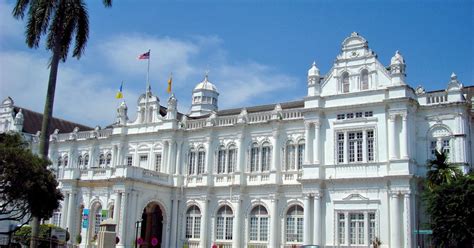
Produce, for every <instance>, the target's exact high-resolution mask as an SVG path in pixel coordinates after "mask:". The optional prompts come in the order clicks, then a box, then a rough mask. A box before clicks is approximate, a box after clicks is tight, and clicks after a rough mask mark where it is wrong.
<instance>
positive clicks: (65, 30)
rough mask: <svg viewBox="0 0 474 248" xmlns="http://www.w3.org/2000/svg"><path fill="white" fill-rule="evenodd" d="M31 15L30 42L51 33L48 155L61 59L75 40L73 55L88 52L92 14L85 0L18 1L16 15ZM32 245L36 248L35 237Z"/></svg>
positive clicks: (43, 140)
mask: <svg viewBox="0 0 474 248" xmlns="http://www.w3.org/2000/svg"><path fill="white" fill-rule="evenodd" d="M102 2H103V4H104V6H105V7H110V6H112V0H102ZM25 14H26V15H27V22H26V31H25V36H26V44H27V45H28V47H30V48H37V47H38V46H39V43H40V39H41V36H43V35H47V39H46V49H47V50H49V51H50V52H51V60H50V64H49V68H50V73H49V80H48V90H47V93H46V102H45V105H44V112H43V121H42V126H41V136H40V143H39V154H40V155H42V156H44V157H47V155H48V146H49V143H48V141H49V140H48V133H49V129H50V123H51V118H52V115H53V105H54V94H55V91H56V78H57V74H58V67H59V62H60V61H63V62H65V61H66V59H67V57H68V52H69V47H70V45H71V43H72V40H73V39H74V40H75V41H74V43H75V44H74V50H73V52H72V56H73V57H76V58H77V59H79V58H80V57H81V55H82V54H83V53H84V49H85V47H86V44H87V39H88V36H89V16H88V13H87V7H86V3H85V2H84V0H17V1H16V4H15V7H14V9H13V16H14V17H15V18H17V19H23V18H24V17H25ZM39 220H40V219H39V216H36V215H33V219H32V223H31V224H32V228H33V237H35V236H36V235H37V233H38V231H39V230H38V225H39ZM31 247H36V243H35V240H34V239H33V241H32V242H31Z"/></svg>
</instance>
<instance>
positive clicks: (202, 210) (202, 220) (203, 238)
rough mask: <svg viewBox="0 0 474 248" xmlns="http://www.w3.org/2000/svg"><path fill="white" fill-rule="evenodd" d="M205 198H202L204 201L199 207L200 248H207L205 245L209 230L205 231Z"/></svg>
mask: <svg viewBox="0 0 474 248" xmlns="http://www.w3.org/2000/svg"><path fill="white" fill-rule="evenodd" d="M207 201H208V200H207V197H205V198H204V201H203V203H202V206H201V216H202V218H201V233H200V237H201V248H207V247H208V245H207V234H208V233H209V230H207V224H208V221H207V218H208V216H207V206H208V203H207Z"/></svg>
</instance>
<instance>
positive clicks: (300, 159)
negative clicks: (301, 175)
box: [296, 140, 305, 170]
mask: <svg viewBox="0 0 474 248" xmlns="http://www.w3.org/2000/svg"><path fill="white" fill-rule="evenodd" d="M304 150H305V141H304V140H300V141H298V153H297V160H296V161H297V164H296V166H297V169H298V170H301V169H302V168H303V161H304Z"/></svg>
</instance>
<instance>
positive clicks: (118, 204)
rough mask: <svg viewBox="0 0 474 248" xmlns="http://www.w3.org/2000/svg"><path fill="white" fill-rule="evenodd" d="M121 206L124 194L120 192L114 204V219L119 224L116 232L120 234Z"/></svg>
mask: <svg viewBox="0 0 474 248" xmlns="http://www.w3.org/2000/svg"><path fill="white" fill-rule="evenodd" d="M121 204H122V194H121V193H120V192H117V194H116V196H115V203H114V218H113V220H114V221H115V223H116V224H117V226H116V228H115V229H116V231H117V232H118V229H119V220H120V217H119V216H120V207H121Z"/></svg>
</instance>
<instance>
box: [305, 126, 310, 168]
mask: <svg viewBox="0 0 474 248" xmlns="http://www.w3.org/2000/svg"><path fill="white" fill-rule="evenodd" d="M310 128H311V123H310V122H305V123H304V141H305V143H306V147H305V149H304V163H305V164H309V163H311V161H312V157H311V152H310V151H311V148H312V146H310V142H309V139H310V131H311V129H310Z"/></svg>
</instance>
